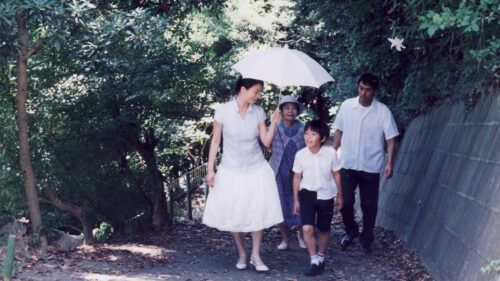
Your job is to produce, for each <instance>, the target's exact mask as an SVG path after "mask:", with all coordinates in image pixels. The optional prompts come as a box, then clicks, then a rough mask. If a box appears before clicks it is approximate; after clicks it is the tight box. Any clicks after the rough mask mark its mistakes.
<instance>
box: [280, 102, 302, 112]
mask: <svg viewBox="0 0 500 281" xmlns="http://www.w3.org/2000/svg"><path fill="white" fill-rule="evenodd" d="M287 103H292V104H293V105H295V109H297V112H299V110H300V109H299V105H298V104H296V103H294V102H284V103H282V104H281V105H280V110H281V111H283V107H284V106H285V104H287Z"/></svg>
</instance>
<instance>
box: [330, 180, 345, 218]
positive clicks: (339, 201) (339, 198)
mask: <svg viewBox="0 0 500 281" xmlns="http://www.w3.org/2000/svg"><path fill="white" fill-rule="evenodd" d="M332 176H333V179H334V180H335V183H336V184H337V190H338V193H337V199H336V200H337V207H338V208H339V210H340V209H342V206H343V205H344V201H343V200H342V182H341V180H340V170H339V171H332Z"/></svg>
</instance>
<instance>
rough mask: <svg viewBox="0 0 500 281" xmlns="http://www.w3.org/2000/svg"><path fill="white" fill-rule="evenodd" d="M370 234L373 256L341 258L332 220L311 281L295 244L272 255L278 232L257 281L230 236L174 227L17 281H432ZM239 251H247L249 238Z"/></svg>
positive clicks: (401, 252)
mask: <svg viewBox="0 0 500 281" xmlns="http://www.w3.org/2000/svg"><path fill="white" fill-rule="evenodd" d="M375 232H376V234H375V235H376V239H375V242H374V245H373V253H372V254H370V255H365V254H364V252H363V250H362V248H361V246H360V245H359V243H356V244H354V245H353V246H352V247H350V248H349V249H348V251H346V252H342V251H340V250H339V242H340V239H341V238H342V235H343V231H342V222H341V220H340V217H339V216H338V214H337V215H336V216H335V217H334V222H333V227H332V236H331V240H330V246H329V253H328V255H327V265H326V270H325V272H324V273H323V274H322V275H318V276H316V277H307V276H304V275H303V274H302V271H303V270H304V268H305V266H306V265H307V264H308V262H309V257H308V254H307V251H306V250H305V249H300V248H299V247H298V244H297V241H296V239H292V241H291V246H290V249H289V250H287V251H278V250H277V249H276V245H277V244H279V242H280V235H279V231H278V228H277V227H274V228H271V229H268V230H266V231H265V233H264V240H263V245H262V259H263V260H264V262H265V263H266V264H267V265H268V267H269V268H270V269H271V271H270V272H268V273H265V274H263V273H257V272H255V271H253V270H251V269H246V270H237V269H236V268H235V267H234V264H235V263H236V260H237V257H238V254H237V251H236V247H235V246H234V243H233V240H232V238H231V235H230V234H229V233H227V232H220V231H217V230H215V229H211V228H208V227H206V226H204V225H202V224H200V223H199V222H191V221H179V222H177V223H176V224H175V225H174V226H173V227H171V228H169V229H165V230H161V231H156V232H152V233H146V234H144V235H135V236H132V237H127V241H115V242H113V243H108V244H100V245H95V246H86V245H84V246H80V247H78V248H77V249H76V250H75V251H73V252H69V253H68V252H62V251H57V250H56V249H54V250H52V251H51V253H50V254H49V255H48V257H47V258H46V259H38V260H33V261H32V262H31V263H29V264H27V265H26V264H25V265H24V266H23V268H22V270H21V271H20V272H18V273H16V275H15V280H61V281H63V280H64V281H66V280H125V281H132V280H134V281H136V280H141V281H142V280H184V281H187V280H192V281H195V280H203V281H208V280H289V281H293V280H433V279H432V277H430V275H429V274H428V273H427V271H426V269H425V267H424V266H423V265H422V264H421V263H420V261H419V259H418V256H417V255H416V253H415V252H413V251H410V250H407V249H406V247H405V243H404V242H402V241H400V240H398V239H397V238H396V237H395V236H394V235H393V234H392V232H390V231H387V230H383V229H380V228H377V229H376V231H375ZM293 238H295V237H294V236H293ZM245 244H246V247H247V249H249V248H250V246H251V237H250V235H249V234H248V235H247V236H246V240H245ZM248 254H250V253H248ZM18 260H19V258H18Z"/></svg>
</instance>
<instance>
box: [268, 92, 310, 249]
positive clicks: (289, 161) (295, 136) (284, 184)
mask: <svg viewBox="0 0 500 281" xmlns="http://www.w3.org/2000/svg"><path fill="white" fill-rule="evenodd" d="M278 107H279V109H280V111H281V116H282V118H281V121H280V122H279V123H278V126H277V129H276V132H275V133H274V138H273V142H272V144H271V149H272V151H273V154H272V156H271V159H270V160H269V164H270V165H271V168H273V171H274V175H275V177H276V184H277V186H278V193H279V196H280V202H281V210H282V212H283V218H284V221H283V222H282V223H281V224H280V226H279V227H280V231H281V237H282V238H281V243H280V244H279V245H278V247H277V248H278V250H287V249H288V245H289V237H288V232H289V231H288V230H289V228H290V227H293V226H297V227H299V230H298V231H297V238H298V241H299V246H300V247H301V248H306V244H305V243H304V239H303V236H302V228H301V227H300V225H301V220H300V215H294V214H293V189H292V180H291V179H292V176H293V172H292V166H293V161H294V160H295V153H296V152H297V151H298V150H300V149H301V148H303V147H305V146H306V144H305V142H304V123H302V122H300V121H299V120H297V116H299V115H300V114H301V113H302V112H304V105H302V104H301V103H300V102H298V101H297V99H296V98H295V97H293V96H290V95H286V96H283V97H282V98H281V99H280V101H279V103H278Z"/></svg>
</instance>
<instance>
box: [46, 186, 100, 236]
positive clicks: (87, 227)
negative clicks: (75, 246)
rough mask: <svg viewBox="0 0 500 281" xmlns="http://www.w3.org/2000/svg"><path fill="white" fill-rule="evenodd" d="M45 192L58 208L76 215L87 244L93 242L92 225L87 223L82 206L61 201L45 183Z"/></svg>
mask: <svg viewBox="0 0 500 281" xmlns="http://www.w3.org/2000/svg"><path fill="white" fill-rule="evenodd" d="M46 188H47V193H48V194H49V197H50V200H51V201H52V203H53V204H54V205H55V206H56V207H57V208H59V209H61V210H63V211H66V212H69V213H71V214H72V215H73V216H75V217H77V218H78V220H79V221H80V223H81V224H82V228H83V230H82V231H83V236H84V238H85V242H86V243H87V244H93V243H94V242H95V241H94V236H93V235H92V225H91V224H90V223H89V221H88V219H87V216H85V213H84V212H83V210H82V208H80V207H78V206H77V205H75V204H72V203H68V202H64V201H62V200H61V199H60V198H59V196H57V193H56V191H55V190H54V189H53V188H52V187H51V186H50V183H47V186H46Z"/></svg>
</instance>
